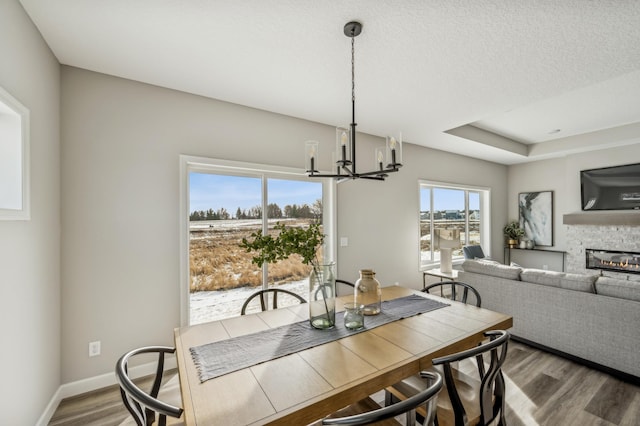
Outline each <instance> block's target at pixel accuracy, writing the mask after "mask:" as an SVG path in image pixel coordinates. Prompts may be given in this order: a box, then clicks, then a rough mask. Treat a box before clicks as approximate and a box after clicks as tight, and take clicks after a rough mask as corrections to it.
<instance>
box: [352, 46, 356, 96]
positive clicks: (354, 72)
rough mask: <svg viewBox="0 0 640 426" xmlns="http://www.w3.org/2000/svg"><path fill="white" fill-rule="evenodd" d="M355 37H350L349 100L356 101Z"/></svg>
mask: <svg viewBox="0 0 640 426" xmlns="http://www.w3.org/2000/svg"><path fill="white" fill-rule="evenodd" d="M355 41H356V38H355V37H351V102H355V101H356V61H355V56H356V51H355V48H354V45H355Z"/></svg>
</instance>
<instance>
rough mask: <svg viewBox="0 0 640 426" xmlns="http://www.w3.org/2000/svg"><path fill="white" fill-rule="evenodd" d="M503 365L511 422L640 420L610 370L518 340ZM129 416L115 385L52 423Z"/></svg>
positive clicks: (630, 390)
mask: <svg viewBox="0 0 640 426" xmlns="http://www.w3.org/2000/svg"><path fill="white" fill-rule="evenodd" d="M503 370H504V373H505V379H506V386H507V410H506V412H507V424H508V425H510V426H520V425H526V426H530V425H549V426H557V425H562V426H565V425H566V426H570V425H576V426H578V425H579V426H586V425H598V426H611V425H618V426H638V425H640V387H638V386H634V385H632V384H629V383H625V382H623V381H621V380H618V379H616V378H615V377H612V376H610V375H608V374H606V373H602V372H600V371H597V370H593V369H590V368H588V367H585V366H583V365H580V364H577V363H575V362H573V361H569V360H566V359H564V358H561V357H558V356H556V355H552V354H549V353H547V352H543V351H541V350H538V349H535V348H532V347H530V346H527V345H524V344H522V343H518V342H514V341H511V342H510V343H509V352H508V355H507V360H506V361H505V365H504V369H503ZM169 374H170V375H174V374H175V371H174V372H170V373H169ZM127 416H128V413H127V411H126V410H125V409H124V406H123V405H122V401H121V400H120V394H119V391H118V388H117V386H112V387H109V388H106V389H101V390H97V391H93V392H90V393H87V394H83V395H79V396H76V397H73V398H68V399H65V400H63V401H62V402H61V403H60V406H59V407H58V409H57V410H56V412H55V414H54V416H53V418H52V419H51V422H50V423H49V424H50V425H55V426H75V425H83V426H116V425H119V424H120V423H121V422H122V421H123V420H124V419H126V418H127Z"/></svg>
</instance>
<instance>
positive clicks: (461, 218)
mask: <svg viewBox="0 0 640 426" xmlns="http://www.w3.org/2000/svg"><path fill="white" fill-rule="evenodd" d="M488 218H489V191H488V190H487V189H484V188H472V187H463V186H458V185H448V184H441V183H430V182H420V266H421V267H422V268H428V267H431V266H435V265H437V264H439V263H440V249H441V248H451V249H452V253H453V260H454V261H456V260H460V259H463V258H464V256H463V253H462V247H463V246H465V245H469V244H480V245H482V246H484V247H485V250H486V249H488V248H489V247H490V242H489V232H488V229H489V224H488Z"/></svg>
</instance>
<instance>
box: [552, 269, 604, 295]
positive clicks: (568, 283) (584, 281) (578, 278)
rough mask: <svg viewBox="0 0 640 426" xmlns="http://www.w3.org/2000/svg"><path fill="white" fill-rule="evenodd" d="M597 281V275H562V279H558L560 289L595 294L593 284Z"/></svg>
mask: <svg viewBox="0 0 640 426" xmlns="http://www.w3.org/2000/svg"><path fill="white" fill-rule="evenodd" d="M597 279H598V275H585V274H564V277H562V278H560V287H562V288H566V289H567V290H575V291H585V292H587V293H595V292H596V291H595V287H594V284H595V282H596V280H597Z"/></svg>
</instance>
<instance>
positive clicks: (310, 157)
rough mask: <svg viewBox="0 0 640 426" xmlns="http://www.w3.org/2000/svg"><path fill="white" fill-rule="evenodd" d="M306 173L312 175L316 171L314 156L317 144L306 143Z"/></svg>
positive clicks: (316, 151)
mask: <svg viewBox="0 0 640 426" xmlns="http://www.w3.org/2000/svg"><path fill="white" fill-rule="evenodd" d="M306 150H307V156H306V157H307V161H308V162H307V172H308V173H310V174H313V173H314V172H315V171H316V155H317V154H318V142H317V141H307V143H306Z"/></svg>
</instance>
